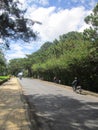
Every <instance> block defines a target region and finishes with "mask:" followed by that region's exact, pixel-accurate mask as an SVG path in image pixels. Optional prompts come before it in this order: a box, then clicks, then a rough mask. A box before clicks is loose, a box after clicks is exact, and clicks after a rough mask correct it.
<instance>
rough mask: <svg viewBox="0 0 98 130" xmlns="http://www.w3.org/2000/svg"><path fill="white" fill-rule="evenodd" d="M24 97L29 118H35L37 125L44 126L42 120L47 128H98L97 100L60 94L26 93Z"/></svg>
mask: <svg viewBox="0 0 98 130" xmlns="http://www.w3.org/2000/svg"><path fill="white" fill-rule="evenodd" d="M24 96H25V95H24ZM25 98H26V100H27V102H28V104H29V107H30V109H31V111H30V115H31V118H32V116H33V118H35V120H36V123H37V126H39V127H44V125H43V122H44V124H47V126H48V128H49V130H98V102H84V101H82V100H81V101H79V100H76V99H73V98H69V97H66V96H62V95H58V96H56V95H43V96H42V95H33V96H32V95H26V96H25ZM31 113H32V114H31ZM44 129H45V128H44Z"/></svg>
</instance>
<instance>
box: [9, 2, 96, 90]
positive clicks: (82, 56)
mask: <svg viewBox="0 0 98 130" xmlns="http://www.w3.org/2000/svg"><path fill="white" fill-rule="evenodd" d="M85 22H86V23H87V24H89V25H90V28H89V29H85V30H84V32H83V33H82V32H76V31H72V32H69V33H67V34H63V35H61V36H59V39H55V40H54V41H53V42H49V41H47V42H46V43H44V44H43V45H42V46H41V48H40V49H39V50H38V51H36V52H34V53H32V54H31V55H27V56H26V58H19V59H12V60H10V62H9V66H8V67H9V73H11V74H12V75H17V74H18V73H19V72H20V71H23V72H24V76H29V77H34V78H41V79H43V80H47V81H53V77H54V76H56V77H57V78H58V79H60V80H61V84H65V85H71V83H72V81H73V79H74V77H78V78H79V81H80V84H81V85H82V87H83V89H85V90H90V91H94V92H98V4H97V5H96V6H95V8H94V9H93V11H92V13H91V14H90V15H89V16H87V17H86V18H85Z"/></svg>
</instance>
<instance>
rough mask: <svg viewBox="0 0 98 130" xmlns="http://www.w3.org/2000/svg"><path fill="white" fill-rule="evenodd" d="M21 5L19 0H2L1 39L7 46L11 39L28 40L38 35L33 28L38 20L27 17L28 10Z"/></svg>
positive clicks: (0, 16)
mask: <svg viewBox="0 0 98 130" xmlns="http://www.w3.org/2000/svg"><path fill="white" fill-rule="evenodd" d="M19 5H20V6H21V4H20V3H19V2H18V0H17V1H14V0H0V40H2V44H3V45H4V44H5V45H6V46H7V47H9V42H10V40H16V39H22V40H24V41H25V42H27V41H29V40H34V39H36V37H37V33H36V32H33V30H32V28H31V26H32V25H33V24H34V23H35V22H36V21H35V22H34V21H32V20H31V19H27V18H25V17H24V14H25V12H26V10H22V9H20V8H19ZM37 23H38V22H37ZM38 24H40V23H38ZM0 44H1V43H0Z"/></svg>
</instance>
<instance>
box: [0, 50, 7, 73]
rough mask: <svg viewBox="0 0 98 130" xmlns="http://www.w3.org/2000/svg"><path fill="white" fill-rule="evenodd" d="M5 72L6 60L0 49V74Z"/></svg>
mask: <svg viewBox="0 0 98 130" xmlns="http://www.w3.org/2000/svg"><path fill="white" fill-rule="evenodd" d="M5 73H6V60H5V57H4V54H3V52H2V50H0V75H4V74H5Z"/></svg>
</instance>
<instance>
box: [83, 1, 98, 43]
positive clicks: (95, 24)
mask: <svg viewBox="0 0 98 130" xmlns="http://www.w3.org/2000/svg"><path fill="white" fill-rule="evenodd" d="M85 22H86V23H87V24H89V25H90V28H89V29H85V30H84V36H85V38H86V39H88V40H90V41H91V42H94V43H96V44H97V43H98V3H97V4H96V6H95V8H94V9H93V11H92V13H91V14H90V15H88V16H87V17H86V18H85Z"/></svg>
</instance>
